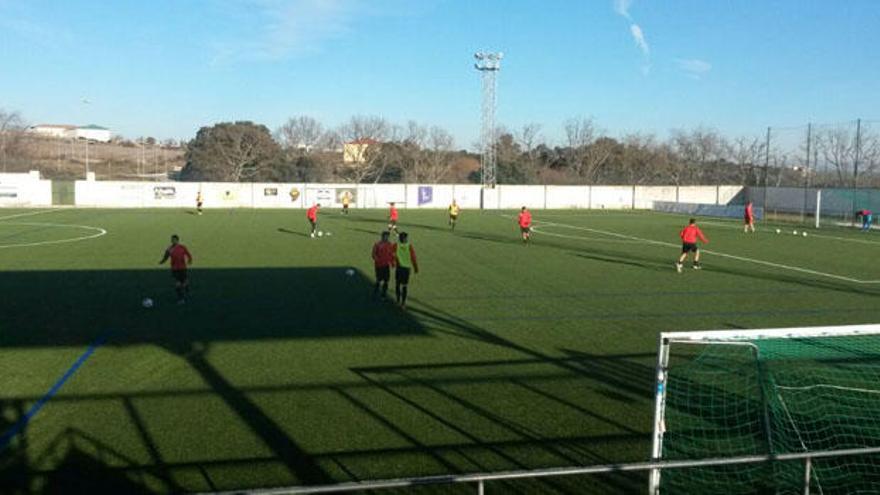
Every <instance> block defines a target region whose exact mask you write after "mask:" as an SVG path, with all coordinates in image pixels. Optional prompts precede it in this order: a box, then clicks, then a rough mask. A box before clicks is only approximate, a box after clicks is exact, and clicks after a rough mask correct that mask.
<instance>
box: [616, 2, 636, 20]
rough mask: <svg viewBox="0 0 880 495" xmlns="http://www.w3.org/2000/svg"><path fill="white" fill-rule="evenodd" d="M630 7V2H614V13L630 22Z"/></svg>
mask: <svg viewBox="0 0 880 495" xmlns="http://www.w3.org/2000/svg"><path fill="white" fill-rule="evenodd" d="M630 5H632V0H614V11H615V12H617V13H618V14H619V15H621V16H623V17H626V18H627V19H630V20H632V17H630V15H629V6H630Z"/></svg>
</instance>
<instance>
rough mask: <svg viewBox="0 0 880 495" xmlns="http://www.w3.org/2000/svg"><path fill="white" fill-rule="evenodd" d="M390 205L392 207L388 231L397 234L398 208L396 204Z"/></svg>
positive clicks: (389, 211)
mask: <svg viewBox="0 0 880 495" xmlns="http://www.w3.org/2000/svg"><path fill="white" fill-rule="evenodd" d="M389 204H390V205H391V207H390V209H389V210H388V230H389V231H392V230H393V231H394V232H397V219H398V213H397V207H395V206H394V203H389Z"/></svg>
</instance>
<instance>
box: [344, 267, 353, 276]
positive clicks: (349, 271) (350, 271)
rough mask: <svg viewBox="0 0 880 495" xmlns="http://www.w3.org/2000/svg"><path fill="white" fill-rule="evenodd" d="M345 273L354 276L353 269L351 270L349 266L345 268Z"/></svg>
mask: <svg viewBox="0 0 880 495" xmlns="http://www.w3.org/2000/svg"><path fill="white" fill-rule="evenodd" d="M345 274H346V275H348V276H349V277H353V276H354V270H352V269H351V268H349V269H348V270H345Z"/></svg>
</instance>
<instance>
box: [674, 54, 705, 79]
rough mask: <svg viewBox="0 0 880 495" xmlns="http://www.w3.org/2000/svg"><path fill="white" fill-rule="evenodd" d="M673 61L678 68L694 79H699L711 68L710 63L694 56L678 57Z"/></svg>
mask: <svg viewBox="0 0 880 495" xmlns="http://www.w3.org/2000/svg"><path fill="white" fill-rule="evenodd" d="M675 63H676V64H678V68H679V69H681V70H683V71H684V72H685V74H687V75H688V76H689V77H692V78H694V79H700V78H701V77H703V76H704V75H705V74H706V73H708V72H709V71H710V70H712V64H710V63H709V62H706V61H705V60H700V59H696V58H679V59H676V60H675Z"/></svg>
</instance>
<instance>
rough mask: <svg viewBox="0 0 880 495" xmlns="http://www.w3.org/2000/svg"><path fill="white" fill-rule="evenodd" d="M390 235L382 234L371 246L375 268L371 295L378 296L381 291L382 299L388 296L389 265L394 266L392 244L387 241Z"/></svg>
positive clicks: (387, 233)
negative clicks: (374, 281) (373, 286)
mask: <svg viewBox="0 0 880 495" xmlns="http://www.w3.org/2000/svg"><path fill="white" fill-rule="evenodd" d="M390 236H391V233H390V232H388V231H385V232H382V237H381V238H380V239H379V241H378V242H377V243H376V244H373V264H374V265H375V267H376V286H375V288H373V295H374V296H377V295H379V288H380V287H381V289H382V297H385V296H386V295H387V294H388V281H389V280H390V279H391V265H393V264H394V244H391V242H389V241H388V238H389V237H390Z"/></svg>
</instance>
